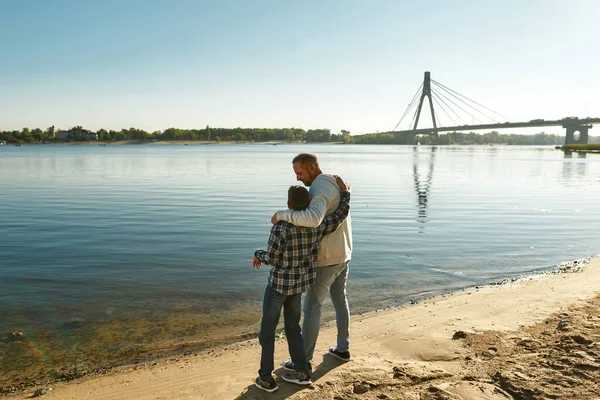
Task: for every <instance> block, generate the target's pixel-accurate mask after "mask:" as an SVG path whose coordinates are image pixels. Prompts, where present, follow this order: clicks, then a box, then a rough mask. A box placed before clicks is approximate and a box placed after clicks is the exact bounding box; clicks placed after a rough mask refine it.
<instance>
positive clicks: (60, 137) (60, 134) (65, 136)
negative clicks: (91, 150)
mask: <svg viewBox="0 0 600 400" xmlns="http://www.w3.org/2000/svg"><path fill="white" fill-rule="evenodd" d="M69 137H71V132H69V131H58V132H56V138H57V139H58V140H67V139H68V138H69Z"/></svg>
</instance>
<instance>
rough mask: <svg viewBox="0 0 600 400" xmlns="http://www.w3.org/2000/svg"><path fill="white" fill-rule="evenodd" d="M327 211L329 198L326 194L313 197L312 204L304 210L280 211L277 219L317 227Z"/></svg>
mask: <svg viewBox="0 0 600 400" xmlns="http://www.w3.org/2000/svg"><path fill="white" fill-rule="evenodd" d="M326 213H327V198H326V197H325V195H318V196H315V197H313V199H312V200H311V201H310V205H309V206H308V208H307V209H306V210H304V211H291V210H285V211H278V212H277V220H278V221H287V222H289V223H290V224H294V225H297V226H304V227H307V228H316V227H317V226H319V225H320V224H321V222H323V218H325V214H326Z"/></svg>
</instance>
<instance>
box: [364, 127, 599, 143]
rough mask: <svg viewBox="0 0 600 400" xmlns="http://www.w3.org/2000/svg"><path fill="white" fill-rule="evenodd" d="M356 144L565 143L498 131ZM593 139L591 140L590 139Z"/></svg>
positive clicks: (392, 135) (376, 138)
mask: <svg viewBox="0 0 600 400" xmlns="http://www.w3.org/2000/svg"><path fill="white" fill-rule="evenodd" d="M353 138H354V143H357V144H417V143H420V144H424V145H428V144H438V145H448V144H459V145H474V144H479V145H485V144H506V145H538V146H539V145H562V144H563V143H564V142H565V137H564V136H563V135H550V134H546V133H544V132H542V133H537V134H535V135H516V134H512V133H509V134H501V133H498V132H496V131H493V132H489V133H475V132H469V133H462V132H449V133H443V134H440V135H439V137H438V140H437V143H436V142H435V138H434V137H433V136H429V135H419V136H413V135H411V134H407V133H398V132H384V133H372V134H368V135H360V136H354V137H353ZM590 139H591V138H590Z"/></svg>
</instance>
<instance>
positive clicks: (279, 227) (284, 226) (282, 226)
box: [271, 221, 316, 233]
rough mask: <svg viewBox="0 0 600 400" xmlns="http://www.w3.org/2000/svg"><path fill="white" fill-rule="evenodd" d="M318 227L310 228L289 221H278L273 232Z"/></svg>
mask: <svg viewBox="0 0 600 400" xmlns="http://www.w3.org/2000/svg"><path fill="white" fill-rule="evenodd" d="M315 230H316V228H309V227H306V226H300V225H294V224H292V223H291V222H287V221H277V223H276V224H275V225H273V228H272V230H271V231H272V232H275V231H277V232H280V233H283V232H307V231H315Z"/></svg>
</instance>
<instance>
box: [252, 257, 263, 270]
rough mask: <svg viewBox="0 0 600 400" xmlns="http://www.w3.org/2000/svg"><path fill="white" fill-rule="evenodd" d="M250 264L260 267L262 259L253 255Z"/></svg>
mask: <svg viewBox="0 0 600 400" xmlns="http://www.w3.org/2000/svg"><path fill="white" fill-rule="evenodd" d="M252 266H253V267H254V268H256V269H260V267H261V266H262V261H260V260H259V259H258V258H256V257H254V258H253V259H252Z"/></svg>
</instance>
